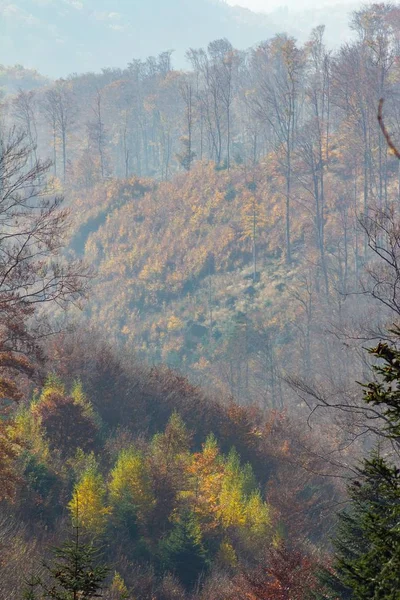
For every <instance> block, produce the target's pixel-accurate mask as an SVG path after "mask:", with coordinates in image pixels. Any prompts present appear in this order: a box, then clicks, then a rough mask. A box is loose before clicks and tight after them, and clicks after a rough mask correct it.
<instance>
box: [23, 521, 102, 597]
mask: <svg viewBox="0 0 400 600" xmlns="http://www.w3.org/2000/svg"><path fill="white" fill-rule="evenodd" d="M99 559H100V556H99V551H98V550H97V548H96V547H95V546H93V544H91V543H83V542H82V541H81V538H80V533H79V527H75V534H74V535H73V536H71V539H69V540H66V541H65V542H64V544H62V546H60V547H57V548H55V549H54V551H53V560H52V562H51V563H50V564H47V563H45V565H44V566H45V571H46V573H45V576H44V577H37V578H36V579H35V578H33V579H32V580H31V581H30V582H28V584H27V589H26V592H25V596H24V598H25V600H35V599H36V597H37V596H36V593H35V592H36V590H37V591H38V593H39V594H40V596H39V597H41V598H49V599H50V598H51V599H52V600H77V599H78V598H80V599H82V600H83V599H87V600H90V599H91V598H99V597H101V596H102V589H103V586H104V581H105V579H106V577H107V574H108V572H109V569H108V567H107V566H106V565H105V564H102V563H100V560H99Z"/></svg>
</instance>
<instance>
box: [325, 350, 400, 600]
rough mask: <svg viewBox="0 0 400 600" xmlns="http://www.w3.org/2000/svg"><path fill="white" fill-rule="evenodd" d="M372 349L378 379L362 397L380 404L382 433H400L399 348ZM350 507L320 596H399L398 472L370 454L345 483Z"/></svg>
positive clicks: (387, 599) (392, 599) (393, 599)
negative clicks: (378, 361) (354, 476)
mask: <svg viewBox="0 0 400 600" xmlns="http://www.w3.org/2000/svg"><path fill="white" fill-rule="evenodd" d="M370 353H371V354H373V355H374V356H375V357H377V358H379V359H381V360H382V361H383V362H381V363H379V364H378V365H376V366H375V367H374V370H375V372H376V373H377V374H378V381H374V382H371V383H369V384H367V385H365V386H364V388H365V394H364V400H365V402H366V403H367V404H369V405H372V406H375V407H378V409H379V411H380V414H381V415H382V418H383V419H384V422H385V426H384V429H383V435H384V436H385V437H386V438H388V439H390V440H392V441H395V442H397V441H398V439H399V434H400V352H399V351H398V350H397V349H396V348H394V347H390V346H389V345H388V344H379V345H378V346H377V347H376V348H373V349H371V350H370ZM349 496H350V501H351V504H350V509H349V510H347V511H345V512H343V513H341V514H340V515H339V526H338V531H337V536H336V539H335V540H334V546H335V560H334V564H333V570H332V571H328V570H325V571H324V572H323V574H322V581H323V584H324V591H323V592H322V594H321V596H320V597H321V598H330V599H337V598H343V599H350V598H351V599H355V600H365V599H366V598H373V599H376V600H378V599H379V600H398V599H400V470H399V469H398V468H397V467H396V466H395V465H392V464H390V463H389V462H388V461H387V460H385V459H384V458H382V457H381V456H379V453H377V452H373V453H372V455H371V457H370V458H369V459H365V460H364V461H363V463H362V466H361V468H360V469H359V470H358V478H357V480H355V481H353V482H352V484H351V485H350V486H349Z"/></svg>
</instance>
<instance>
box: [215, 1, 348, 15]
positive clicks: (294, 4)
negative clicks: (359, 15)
mask: <svg viewBox="0 0 400 600" xmlns="http://www.w3.org/2000/svg"><path fill="white" fill-rule="evenodd" d="M226 2H227V3H228V4H232V5H233V6H234V5H235V4H236V5H238V6H244V7H246V8H250V9H252V10H259V11H263V12H268V11H270V10H273V9H274V8H277V7H279V6H285V5H286V6H287V7H289V8H296V9H298V10H301V9H303V8H317V7H318V6H321V4H323V5H329V4H342V5H346V4H352V3H354V2H346V0H226Z"/></svg>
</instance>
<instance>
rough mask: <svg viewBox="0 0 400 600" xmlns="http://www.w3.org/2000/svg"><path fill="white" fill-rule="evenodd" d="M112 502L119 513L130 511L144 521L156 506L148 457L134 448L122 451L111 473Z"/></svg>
mask: <svg viewBox="0 0 400 600" xmlns="http://www.w3.org/2000/svg"><path fill="white" fill-rule="evenodd" d="M109 492H110V501H111V504H112V506H113V508H114V509H115V510H116V511H117V512H118V511H122V512H125V511H126V510H129V511H130V512H134V513H135V516H136V517H137V518H138V519H139V520H144V519H145V517H146V516H147V515H148V514H149V512H150V511H151V510H152V508H153V506H154V494H153V490H152V481H151V477H150V472H149V467H148V465H147V462H146V457H145V456H144V454H143V453H142V452H140V451H139V450H137V449H136V448H134V447H131V448H128V449H126V450H122V451H121V452H120V454H119V456H118V458H117V462H116V464H115V467H114V468H113V469H112V471H111V480H110V483H109Z"/></svg>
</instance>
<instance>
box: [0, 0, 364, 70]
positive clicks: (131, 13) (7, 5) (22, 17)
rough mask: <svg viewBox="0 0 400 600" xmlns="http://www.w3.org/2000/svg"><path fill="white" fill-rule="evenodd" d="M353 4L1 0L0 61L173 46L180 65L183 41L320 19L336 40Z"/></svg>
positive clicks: (67, 64) (253, 33) (302, 28)
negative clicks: (269, 7) (299, 6)
mask: <svg viewBox="0 0 400 600" xmlns="http://www.w3.org/2000/svg"><path fill="white" fill-rule="evenodd" d="M359 4H360V3H359V2H346V3H344V4H337V5H335V6H330V7H327V6H325V7H321V8H315V9H308V10H302V11H301V10H298V11H296V10H293V9H288V8H286V7H283V8H280V9H275V10H274V11H273V12H270V13H269V14H261V13H255V12H252V11H250V10H248V9H245V8H241V7H238V6H229V5H228V4H226V3H225V2H223V1H221V0H151V1H150V2H145V1H143V0H119V1H118V2H115V1H114V0H19V1H17V2H8V1H7V0H0V56H1V58H0V62H1V63H2V64H5V65H11V64H22V65H24V66H25V67H27V68H35V69H37V70H38V71H39V72H41V73H43V74H44V75H47V76H49V77H63V76H66V75H68V74H70V73H75V72H76V73H81V72H86V71H99V70H101V69H102V68H105V67H125V66H126V64H127V62H128V61H129V60H130V59H133V58H142V59H143V58H146V57H147V56H149V55H156V54H158V53H160V52H163V51H164V50H174V54H173V61H174V65H175V66H176V67H177V68H184V67H185V66H186V63H185V58H184V56H185V52H186V50H187V48H189V47H199V46H205V45H207V44H208V43H209V42H210V41H211V40H213V39H216V38H221V37H227V38H228V39H229V40H230V41H231V43H232V44H233V45H234V46H235V47H237V48H239V49H244V48H247V47H249V46H251V45H253V44H255V43H257V42H259V41H261V40H264V39H268V38H270V37H271V36H272V35H274V34H275V33H279V32H281V31H286V32H288V33H289V34H291V35H294V36H295V37H296V38H298V39H299V41H305V39H306V37H307V35H308V33H309V31H310V29H311V28H312V27H314V26H316V25H319V24H321V23H324V24H326V27H327V29H326V42H327V43H328V45H330V46H336V45H339V44H340V43H341V42H343V41H346V40H347V39H348V38H349V37H350V35H351V32H350V30H349V27H348V13H349V12H350V11H351V10H354V9H355V8H356V7H357V6H358V5H359Z"/></svg>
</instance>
